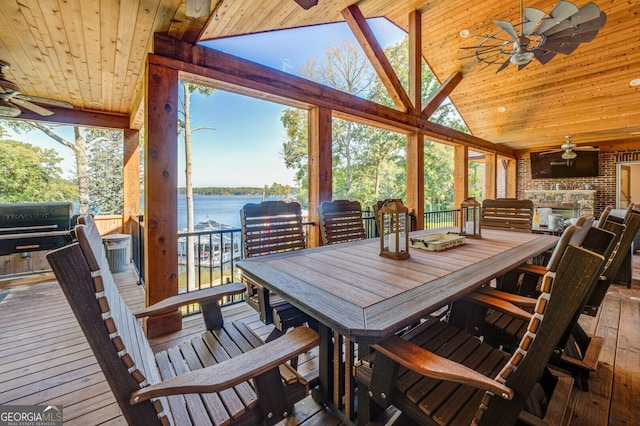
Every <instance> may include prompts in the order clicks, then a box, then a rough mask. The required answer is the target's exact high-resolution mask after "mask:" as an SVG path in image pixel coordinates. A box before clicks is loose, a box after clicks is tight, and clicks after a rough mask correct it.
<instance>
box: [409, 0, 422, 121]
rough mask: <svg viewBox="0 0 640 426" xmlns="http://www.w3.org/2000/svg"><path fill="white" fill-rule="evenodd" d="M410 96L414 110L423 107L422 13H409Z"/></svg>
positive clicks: (415, 11)
mask: <svg viewBox="0 0 640 426" xmlns="http://www.w3.org/2000/svg"><path fill="white" fill-rule="evenodd" d="M409 98H410V99H411V103H412V105H413V110H414V111H420V110H421V109H422V13H420V12H419V11H417V10H414V11H412V12H411V13H410V14H409Z"/></svg>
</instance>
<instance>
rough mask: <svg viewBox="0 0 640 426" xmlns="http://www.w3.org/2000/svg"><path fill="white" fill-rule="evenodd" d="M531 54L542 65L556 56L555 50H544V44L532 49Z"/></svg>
mask: <svg viewBox="0 0 640 426" xmlns="http://www.w3.org/2000/svg"><path fill="white" fill-rule="evenodd" d="M533 56H534V57H535V58H536V59H537V60H538V62H540V63H541V64H542V65H544V64H546V63H547V62H549V61H550V60H552V59H553V57H554V56H556V52H554V51H553V50H546V49H545V48H544V46H542V47H538V48H537V49H536V50H534V51H533Z"/></svg>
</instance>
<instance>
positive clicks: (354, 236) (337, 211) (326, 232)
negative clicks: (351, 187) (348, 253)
mask: <svg viewBox="0 0 640 426" xmlns="http://www.w3.org/2000/svg"><path fill="white" fill-rule="evenodd" d="M318 211H319V216H320V231H321V233H322V243H323V244H324V245H328V244H338V243H345V242H349V241H357V240H363V239H364V238H366V233H365V230H364V222H363V219H362V207H361V205H360V202H358V201H349V200H335V201H325V202H323V203H321V204H320V207H319V208H318Z"/></svg>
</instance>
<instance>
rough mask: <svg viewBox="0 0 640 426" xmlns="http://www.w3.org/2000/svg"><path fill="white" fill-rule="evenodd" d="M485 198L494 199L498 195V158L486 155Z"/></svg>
mask: <svg viewBox="0 0 640 426" xmlns="http://www.w3.org/2000/svg"><path fill="white" fill-rule="evenodd" d="M484 158H485V162H484V198H485V199H494V198H496V193H497V185H496V182H497V174H498V156H497V155H496V154H488V153H485V154H484Z"/></svg>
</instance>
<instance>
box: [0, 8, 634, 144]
mask: <svg viewBox="0 0 640 426" xmlns="http://www.w3.org/2000/svg"><path fill="white" fill-rule="evenodd" d="M574 1H575V4H576V5H577V6H578V7H581V6H583V5H584V4H585V3H586V1H584V0H574ZM184 2H185V0H120V1H119V0H100V1H79V0H74V1H68V0H2V8H0V60H4V61H6V62H8V63H10V65H11V68H10V69H8V70H6V71H5V74H6V77H7V79H9V80H11V81H14V82H16V83H18V84H19V85H20V86H21V90H22V92H23V93H26V94H29V95H35V96H41V97H45V98H52V99H56V100H62V101H67V102H70V103H72V104H73V105H74V106H75V107H76V108H77V109H80V110H88V111H92V112H93V111H95V112H103V113H111V114H121V115H125V116H127V117H128V116H130V115H132V114H135V113H136V111H132V108H133V106H134V105H135V103H136V99H137V98H139V97H138V93H139V91H140V90H141V81H142V78H141V77H142V75H143V73H144V58H145V55H146V53H147V52H150V51H151V50H152V35H153V33H154V32H162V33H167V34H169V35H170V36H172V37H175V38H177V39H180V40H186V41H194V40H197V39H198V38H200V39H202V40H206V39H215V38H220V37H230V36H236V35H241V34H250V33H259V32H263V31H272V30H279V29H285V28H291V27H299V26H308V25H318V24H323V23H329V22H341V21H343V20H344V18H343V15H342V13H341V11H342V10H344V9H345V8H346V7H348V6H350V5H351V4H353V3H354V0H319V1H318V5H317V6H314V7H312V8H310V9H309V10H304V9H302V8H301V7H300V6H298V5H297V4H296V3H295V2H294V1H293V0H243V1H237V0H211V11H212V14H211V16H210V17H204V18H199V19H190V18H187V17H186V16H185V3H184ZM593 2H594V3H595V4H596V5H597V6H598V7H599V8H600V9H601V10H603V11H604V12H605V13H606V14H607V23H606V24H605V26H604V27H603V28H602V29H601V30H600V32H599V33H598V35H597V36H596V37H595V39H594V40H593V41H591V42H589V43H583V44H581V45H580V46H579V47H578V49H577V50H576V51H575V52H573V53H572V54H570V55H568V56H564V55H557V56H556V57H555V58H554V59H552V60H551V61H550V62H549V63H547V64H546V65H541V64H540V63H538V62H537V61H535V60H534V61H533V62H532V63H531V64H529V65H528V66H527V67H526V68H524V69H522V70H520V71H518V70H517V68H516V67H515V66H509V67H507V69H505V70H503V71H501V72H500V73H495V70H496V69H497V66H493V67H489V68H486V69H481V68H480V67H478V66H464V65H465V61H461V60H460V59H459V58H461V57H462V56H465V55H466V54H468V51H467V50H462V49H461V48H462V47H465V46H472V45H474V44H477V43H478V42H479V41H480V40H481V39H480V38H475V37H474V36H476V35H486V34H491V33H494V32H496V30H497V27H496V26H495V24H493V23H492V20H494V19H500V20H506V21H509V22H513V23H516V22H517V21H518V16H519V1H518V0H509V1H506V0H485V1H476V2H470V1H466V0H403V1H392V0H362V1H359V2H356V4H357V6H358V7H359V8H360V10H361V11H362V13H363V15H364V16H365V17H367V18H369V17H380V16H384V17H386V18H387V19H389V20H390V21H391V22H393V23H395V24H396V25H398V26H399V27H401V28H403V29H405V30H408V27H409V13H410V12H411V11H413V10H418V11H420V12H421V13H422V46H423V51H422V53H423V56H424V58H425V59H426V61H427V63H428V64H429V66H430V67H431V68H432V69H433V71H434V73H435V74H436V76H437V77H438V79H439V80H440V81H444V80H446V79H447V78H448V77H449V76H450V75H452V74H453V73H454V72H455V71H456V70H460V69H461V70H462V71H463V79H462V81H461V82H460V84H459V85H458V86H457V87H456V88H455V90H454V91H453V93H452V94H451V99H452V101H453V102H454V104H455V105H456V107H457V108H458V110H459V111H460V113H461V115H462V116H463V118H464V120H465V122H466V123H467V125H468V126H469V128H470V129H471V131H472V133H473V134H474V135H475V136H478V137H480V138H482V139H485V140H488V141H491V142H494V143H498V144H504V145H505V146H507V147H509V148H512V149H515V150H541V149H546V148H548V147H556V146H559V145H560V144H561V143H562V142H563V141H564V137H565V135H567V134H572V135H574V138H573V141H574V142H575V143H577V144H578V145H580V144H590V145H599V146H601V148H603V149H626V148H629V147H638V146H640V86H635V87H632V86H631V85H630V81H631V80H633V79H639V78H640V25H638V22H640V2H639V1H636V0H633V1H630V0H628V1H622V0H594V1H593ZM556 3H557V1H556V0H528V1H526V0H525V1H524V4H525V7H535V8H538V9H541V10H543V11H545V12H550V11H551V10H552V9H553V7H554V5H555V4H556ZM463 29H467V30H469V32H470V33H471V36H470V37H466V38H464V37H461V36H460V31H461V30H463ZM499 109H500V110H504V111H503V112H499ZM24 116H27V115H26V114H25V115H24ZM52 119H54V120H55V115H54V116H52Z"/></svg>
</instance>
